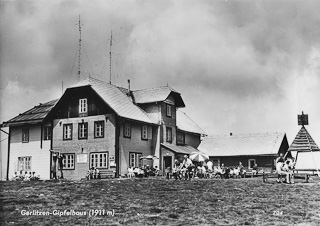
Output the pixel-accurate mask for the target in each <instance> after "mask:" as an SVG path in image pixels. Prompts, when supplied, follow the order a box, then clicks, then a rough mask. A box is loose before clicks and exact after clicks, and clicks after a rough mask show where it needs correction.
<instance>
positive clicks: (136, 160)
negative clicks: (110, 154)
mask: <svg viewBox="0 0 320 226" xmlns="http://www.w3.org/2000/svg"><path fill="white" fill-rule="evenodd" d="M141 157H142V154H141V153H133V152H131V153H129V166H131V167H141V166H142V159H141Z"/></svg>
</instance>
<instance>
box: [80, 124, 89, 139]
mask: <svg viewBox="0 0 320 226" xmlns="http://www.w3.org/2000/svg"><path fill="white" fill-rule="evenodd" d="M78 133H79V134H78V139H88V123H87V122H82V123H79V124H78Z"/></svg>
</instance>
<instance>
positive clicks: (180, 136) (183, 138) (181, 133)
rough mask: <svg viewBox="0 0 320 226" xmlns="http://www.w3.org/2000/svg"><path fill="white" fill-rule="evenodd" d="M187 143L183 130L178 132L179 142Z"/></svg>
mask: <svg viewBox="0 0 320 226" xmlns="http://www.w3.org/2000/svg"><path fill="white" fill-rule="evenodd" d="M184 143H185V135H184V133H183V132H177V144H184Z"/></svg>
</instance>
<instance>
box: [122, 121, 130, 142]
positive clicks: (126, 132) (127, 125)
mask: <svg viewBox="0 0 320 226" xmlns="http://www.w3.org/2000/svg"><path fill="white" fill-rule="evenodd" d="M123 137H127V138H130V137H131V125H130V123H128V122H126V123H125V124H124V130H123Z"/></svg>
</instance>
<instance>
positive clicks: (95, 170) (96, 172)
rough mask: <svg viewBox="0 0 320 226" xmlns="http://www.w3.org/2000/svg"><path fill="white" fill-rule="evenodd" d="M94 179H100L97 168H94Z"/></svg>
mask: <svg viewBox="0 0 320 226" xmlns="http://www.w3.org/2000/svg"><path fill="white" fill-rule="evenodd" d="M94 179H101V176H100V171H99V170H98V169H97V168H94Z"/></svg>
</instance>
